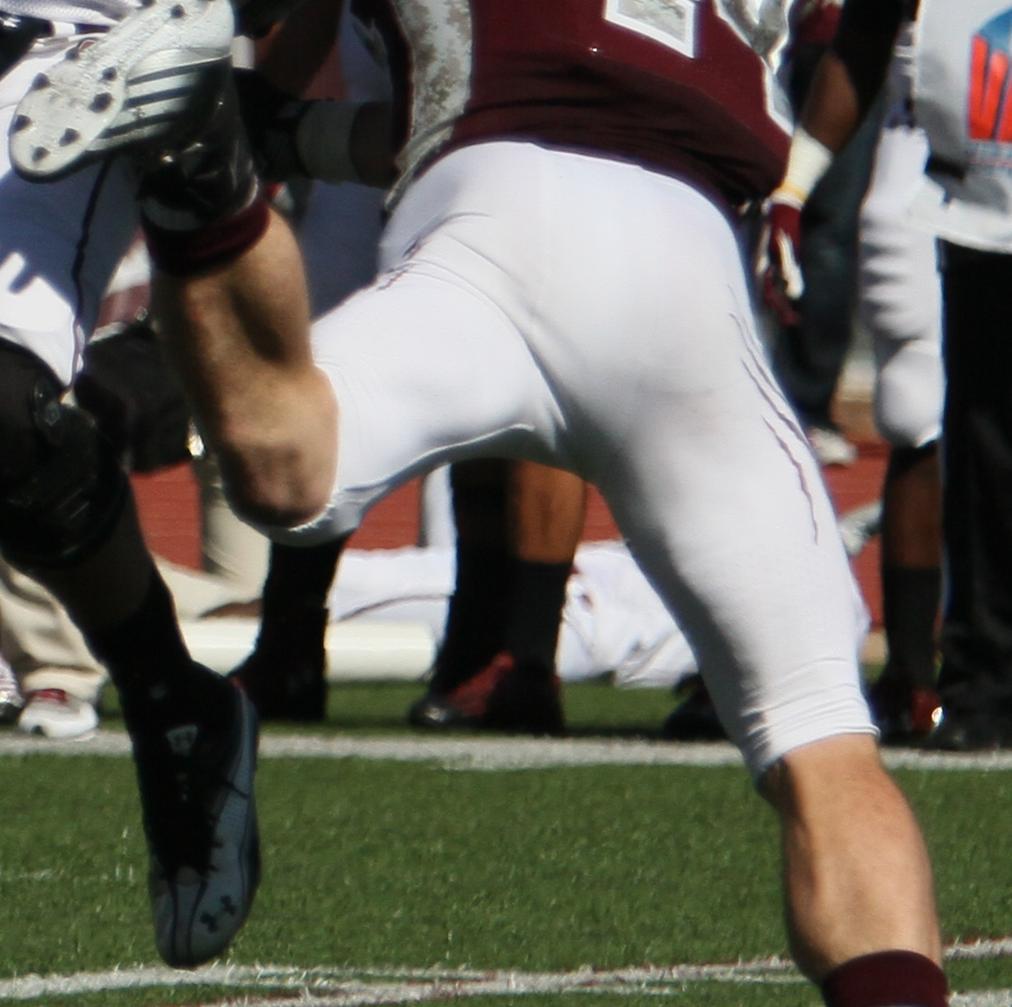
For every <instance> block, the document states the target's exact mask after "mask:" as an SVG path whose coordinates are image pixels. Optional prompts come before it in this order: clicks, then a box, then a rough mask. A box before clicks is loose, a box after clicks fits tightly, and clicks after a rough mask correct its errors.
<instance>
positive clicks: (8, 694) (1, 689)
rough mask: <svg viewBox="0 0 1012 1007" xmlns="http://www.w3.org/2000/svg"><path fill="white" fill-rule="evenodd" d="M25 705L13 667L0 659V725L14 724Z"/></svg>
mask: <svg viewBox="0 0 1012 1007" xmlns="http://www.w3.org/2000/svg"><path fill="white" fill-rule="evenodd" d="M24 705H25V699H24V696H22V695H21V689H20V688H19V687H18V680H17V678H16V677H15V676H14V672H13V671H11V666H10V665H9V664H8V663H7V662H6V661H5V660H3V658H0V724H12V723H13V722H14V721H15V720H17V719H18V714H20V713H21V710H22V708H23V707H24Z"/></svg>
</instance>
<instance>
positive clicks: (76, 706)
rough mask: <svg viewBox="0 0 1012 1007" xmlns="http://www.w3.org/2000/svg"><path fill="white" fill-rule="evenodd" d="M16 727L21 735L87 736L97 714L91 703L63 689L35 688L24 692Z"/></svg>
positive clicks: (61, 737)
mask: <svg viewBox="0 0 1012 1007" xmlns="http://www.w3.org/2000/svg"><path fill="white" fill-rule="evenodd" d="M17 727H18V730H19V731H24V732H25V734H41V735H43V736H44V737H46V738H54V739H60V740H64V741H69V740H71V739H77V738H89V737H91V735H93V734H94V733H95V729H96V728H97V727H98V713H97V712H96V711H95V707H94V706H92V704H91V703H89V702H87V701H86V700H83V699H78V698H77V697H76V696H71V695H70V694H69V693H66V692H64V691H63V689H36V690H35V691H33V692H29V693H28V695H27V697H26V702H25V708H24V709H23V710H22V711H21V716H20V717H18V725H17Z"/></svg>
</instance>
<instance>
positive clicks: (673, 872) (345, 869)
mask: <svg viewBox="0 0 1012 1007" xmlns="http://www.w3.org/2000/svg"><path fill="white" fill-rule="evenodd" d="M417 694H418V689H417V687H414V686H342V687H338V688H335V689H334V690H332V717H331V723H329V724H328V725H327V727H326V728H325V729H322V730H320V731H318V732H309V731H304V732H300V733H303V734H307V735H311V736H312V735H316V734H319V735H323V736H326V737H332V736H335V735H341V736H352V737H355V738H361V739H363V740H366V739H373V738H380V737H384V738H385V737H394V738H399V739H402V740H405V741H407V740H411V739H419V738H421V737H424V736H419V735H417V734H415V733H413V732H410V731H409V730H408V729H407V728H405V727H403V726H402V724H403V712H404V709H405V708H406V706H407V703H408V702H409V701H410V699H412V698H413V697H414V696H416V695H417ZM670 706H671V697H670V696H669V695H667V694H664V693H660V692H650V691H640V692H625V693H623V692H617V691H615V690H613V689H611V688H610V687H608V686H605V685H597V684H591V685H584V686H579V687H570V688H568V689H567V692H566V707H567V713H568V716H569V719H570V722H571V727H572V730H573V734H574V735H575V736H576V737H577V741H576V742H574V745H575V746H576V747H577V748H578V749H579V747H580V745H581V744H586V742H585V741H584V739H585V738H587V739H589V738H591V737H593V736H599V737H600V736H604V737H608V738H612V739H616V742H617V743H618V744H620V745H621V744H624V743H625V741H624V739H626V738H627V737H635V736H637V735H645V736H649V735H650V734H651V733H652V732H654V731H655V730H656V727H657V725H658V724H659V723H660V721H661V720H662V719H663V717H664V715H665V714H666V713H667V712H668V711H669V709H670ZM106 724H107V727H108V730H110V731H113V730H117V729H118V726H119V725H118V723H117V722H116V719H115V717H114V716H110V717H109V718H108V719H107V721H106ZM278 733H279V732H278V731H277V730H274V729H272V730H270V731H268V732H266V736H267V738H268V739H270V738H272V737H274V736H276V735H278ZM285 733H290V732H285ZM0 740H2V738H0ZM307 740H308V739H307ZM0 751H2V749H0ZM87 752H88V748H87V745H86V744H84V745H81V746H79V747H78V749H77V751H76V752H75V753H74V754H75V757H73V758H68V757H65V756H63V755H53V754H45V755H43V754H30V755H11V754H0V771H2V773H3V777H2V778H3V787H2V789H0V809H2V814H3V822H4V825H5V827H4V828H3V830H2V831H0V907H2V913H3V915H2V923H0V927H2V930H0V1004H3V1005H4V1007H7V1005H14V1004H28V1003H32V1004H39V1003H45V1004H49V1003H56V1004H66V1005H74V1007H83V1005H89V1007H90V1005H103V1007H105V1005H109V1007H135V1005H168V1004H223V1003H250V1004H259V1003H264V1004H267V1003H270V1004H288V1003H292V1004H309V1005H311V1004H314V1003H316V1004H320V1005H323V1004H347V1005H352V1004H373V1003H383V1004H401V1003H404V1004H407V1003H416V1002H422V1001H424V1002H426V1003H431V1004H436V1005H442V1004H447V1005H448V1004H450V1003H451V1002H452V1003H458V1002H459V1001H460V1000H461V999H463V998H468V999H471V998H473V999H474V1000H475V1002H476V1003H479V1004H481V1007H501V1005H505V1004H516V1003H522V1004H524V1005H530V1007H548V1005H558V1004H561V1003H562V1002H563V1001H565V1002H567V1003H568V1002H570V1001H571V1000H572V998H573V996H574V995H580V996H581V997H582V999H583V1000H585V1001H587V1002H588V1003H591V1004H606V1003H607V1004H615V1003H620V1004H622V1005H630V1007H631V1005H646V1004H648V1003H649V1004H651V1005H657V1004H663V1003H668V1002H670V1003H672V1004H691V1005H694V1007H695V1005H707V1007H709V1005H712V1007H768V1005H770V1007H771V1005H774V1004H776V1005H777V1007H795V1005H799V1007H800V1005H813V1004H816V1003H818V997H817V995H816V994H815V992H814V991H813V990H812V988H811V987H809V986H807V985H806V984H804V983H803V982H801V981H800V980H799V978H798V977H797V975H796V973H794V972H793V971H792V970H791V969H790V968H788V967H786V966H785V965H783V964H781V963H777V962H774V963H772V964H770V963H768V962H767V963H763V961H762V960H764V959H768V958H771V957H777V958H781V957H783V956H784V955H785V953H786V948H785V942H784V936H783V931H782V925H781V914H780V896H779V886H778V856H777V838H776V828H775V821H774V816H773V814H772V812H770V811H769V810H768V809H767V808H766V806H765V805H764V804H763V803H762V802H761V801H760V800H759V799H758V797H756V796H755V794H754V792H753V790H752V787H751V784H750V782H749V780H748V779H747V777H746V775H745V773H744V771H743V770H742V769H741V768H740V767H738V766H735V765H723V766H714V767H694V766H677V765H664V766H660V765H635V764H630V765H623V764H610V765H575V766H559V765H546V766H543V767H542V768H524V769H518V768H498V769H496V768H480V769H478V768H462V766H461V765H455V764H448V763H444V762H440V761H438V760H434V761H417V760H416V761H397V760H396V759H389V760H383V759H376V758H369V759H365V758H345V759H340V760H337V759H333V758H294V757H265V758H263V759H262V761H261V768H260V773H259V777H258V800H259V805H260V817H261V827H262V832H263V839H264V856H265V876H264V881H263V885H262V888H261V892H260V895H259V897H258V900H257V903H256V905H255V907H254V911H253V914H252V916H251V918H250V920H249V922H248V924H247V926H246V928H245V929H244V931H243V932H242V934H241V935H240V937H239V939H238V940H237V941H236V943H235V945H234V948H233V949H232V952H231V954H230V956H229V958H228V959H227V961H226V962H224V963H221V964H222V965H227V966H232V968H230V969H223V968H222V967H220V966H216V967H213V968H211V969H208V970H200V971H198V972H195V973H172V972H170V971H167V970H164V969H162V968H161V967H160V965H159V962H158V960H157V957H156V955H155V952H154V947H153V943H152V938H151V934H150V926H149V921H148V909H147V902H146V896H145V890H144V864H145V854H144V845H143V838H142V836H141V834H140V828H139V821H138V812H137V798H136V794H135V790H134V785H133V777H132V767H131V764H130V762H129V760H128V759H127V758H125V757H123V756H115V755H93V754H86V753H87ZM1002 766H1003V767H1004V766H1005V764H1004V763H1003V764H1002ZM1010 772H1012V770H1010V769H1008V768H997V769H992V770H986V769H959V770H921V769H916V768H915V769H904V770H901V771H898V772H897V776H898V778H899V780H900V783H901V785H902V786H903V788H904V789H905V791H906V792H907V794H908V795H909V797H910V799H911V801H912V802H913V804H914V806H915V808H916V810H917V812H918V814H919V816H920V817H921V820H922V822H923V825H924V829H925V833H926V835H927V838H928V843H929V845H930V848H931V852H932V855H933V857H934V861H935V865H936V873H937V883H938V898H939V905H940V910H941V915H942V919H943V925H944V929H945V937H946V940H947V942H949V943H952V944H958V945H959V947H960V948H969V947H972V945H973V942H974V941H976V940H977V939H987V940H990V941H992V942H1003V943H993V944H991V945H984V946H983V950H982V949H981V948H978V949H977V950H976V951H968V950H964V951H963V952H962V953H963V955H973V956H974V957H966V958H965V959H963V960H957V961H953V962H952V963H951V966H950V970H949V971H950V977H951V981H952V983H953V986H954V988H955V989H956V990H958V991H960V992H961V994H962V995H963V996H962V998H961V999H959V1000H957V1002H958V1003H966V1004H974V1005H976V1004H979V1005H982V1007H983V1005H1005V1007H1008V1005H1010V1004H1012V957H1010V955H1012V942H1010V941H1009V939H1008V938H1009V937H1010V936H1012V788H1010V786H1009V781H1010ZM738 962H742V963H746V964H745V965H744V966H742V967H739V968H725V969H720V968H717V966H721V965H732V966H733V965H734V963H738ZM254 966H264V967H266V966H270V967H271V969H272V970H273V971H270V970H266V969H261V974H259V975H258V974H257V969H256V968H254ZM675 966H697V967H698V968H695V969H691V968H689V969H685V970H681V971H679V970H677V969H675V968H674V967H675ZM142 969H149V970H150V971H147V972H145V971H142ZM591 969H593V970H596V971H593V972H592V971H590V970H591ZM623 970H626V972H625V973H623ZM665 970H667V971H665ZM88 974H90V978H89V977H88ZM31 975H37V976H41V977H46V978H45V981H41V980H40V981H38V982H36V983H35V984H34V985H33V984H32V983H31V982H30V981H29V979H28V978H27V977H29V976H31ZM482 980H483V981H482Z"/></svg>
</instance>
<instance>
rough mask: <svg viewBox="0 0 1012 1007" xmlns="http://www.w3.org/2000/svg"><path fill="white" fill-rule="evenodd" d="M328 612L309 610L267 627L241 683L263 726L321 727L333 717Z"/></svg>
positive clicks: (241, 670) (242, 668) (239, 673)
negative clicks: (329, 711) (288, 723)
mask: <svg viewBox="0 0 1012 1007" xmlns="http://www.w3.org/2000/svg"><path fill="white" fill-rule="evenodd" d="M326 630H327V610H326V609H324V608H320V609H306V610H304V611H301V612H298V613H294V614H292V615H291V616H289V617H288V618H286V620H285V621H284V622H283V623H279V624H277V625H268V624H266V623H265V624H264V625H263V626H262V627H261V629H260V636H259V637H258V638H257V642H256V647H255V648H254V650H253V653H252V654H250V656H249V657H248V658H246V660H245V661H244V662H243V663H242V664H241V665H239V667H238V668H236V669H235V671H233V672H232V673H231V675H230V676H229V677H230V678H234V679H237V680H238V681H239V683H240V684H241V685H242V688H243V690H244V691H245V693H246V695H247V696H249V698H250V699H251V700H252V701H253V705H254V706H255V707H256V709H257V713H258V714H259V716H260V719H261V720H262V721H268V720H288V721H296V722H299V723H315V722H318V721H321V720H323V719H324V717H325V716H326V712H327V651H326V647H325V639H326Z"/></svg>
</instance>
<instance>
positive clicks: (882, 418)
mask: <svg viewBox="0 0 1012 1007" xmlns="http://www.w3.org/2000/svg"><path fill="white" fill-rule="evenodd" d="M944 395H945V382H944V377H943V373H942V365H941V361H940V358H939V356H938V351H937V347H934V346H920V345H918V344H917V343H911V344H909V345H907V346H905V347H904V348H902V349H901V350H900V351H899V352H898V353H896V354H895V355H894V356H893V357H892V358H891V359H890V360H889V361H888V362H887V363H886V364H885V365H884V366H883V367H882V368H881V371H880V373H879V376H878V382H877V385H876V388H875V425H876V426H877V427H878V430H879V433H880V434H881V435H882V436H883V437H884V438H885V440H886V441H887V442H888V443H889V444H890V445H891V446H892V447H898V448H919V447H922V446H923V445H925V444H928V443H930V442H931V441H934V440H937V439H938V436H939V434H940V432H941V424H942V400H943V398H944Z"/></svg>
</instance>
